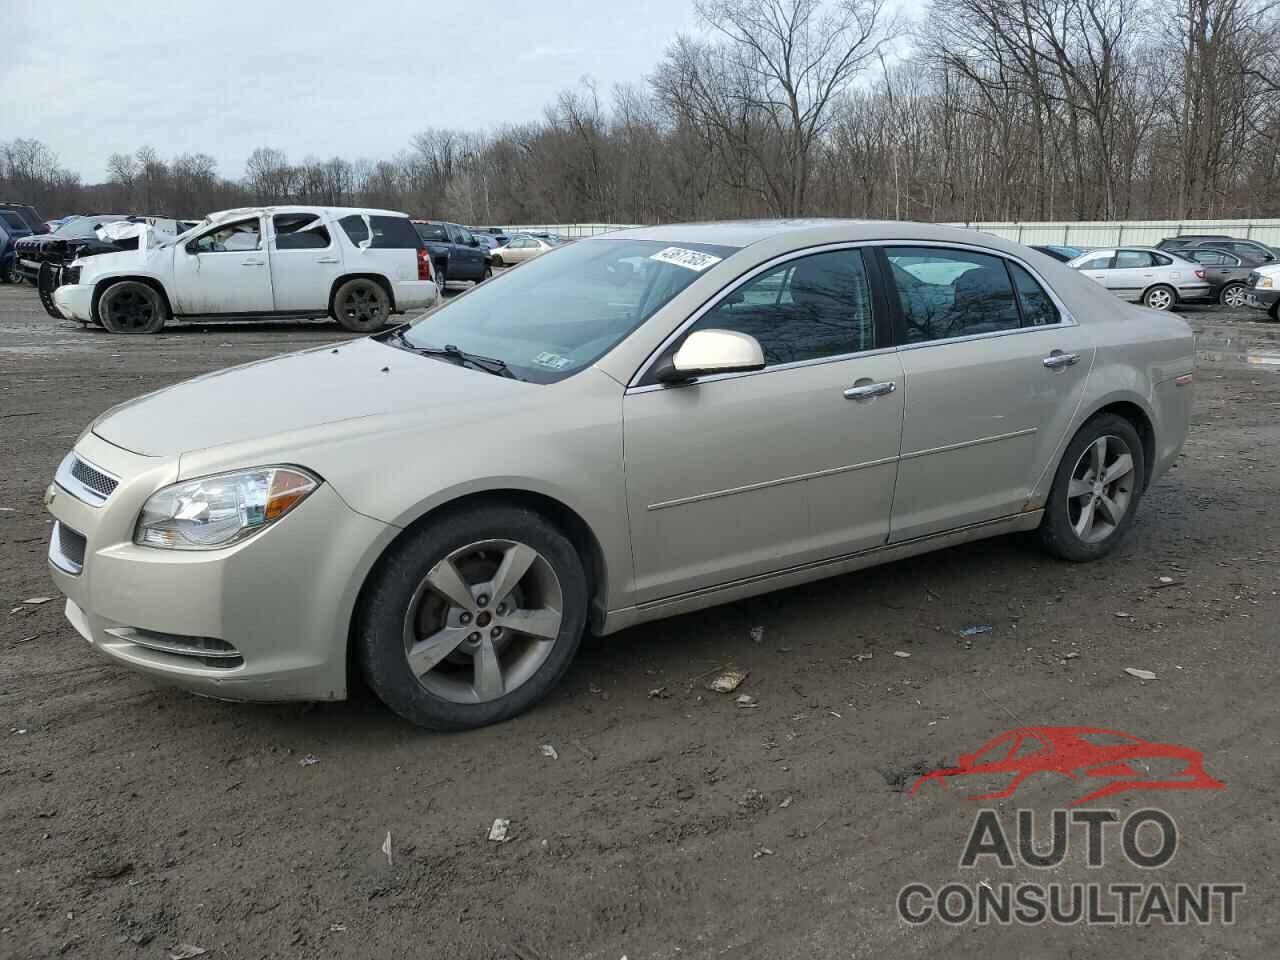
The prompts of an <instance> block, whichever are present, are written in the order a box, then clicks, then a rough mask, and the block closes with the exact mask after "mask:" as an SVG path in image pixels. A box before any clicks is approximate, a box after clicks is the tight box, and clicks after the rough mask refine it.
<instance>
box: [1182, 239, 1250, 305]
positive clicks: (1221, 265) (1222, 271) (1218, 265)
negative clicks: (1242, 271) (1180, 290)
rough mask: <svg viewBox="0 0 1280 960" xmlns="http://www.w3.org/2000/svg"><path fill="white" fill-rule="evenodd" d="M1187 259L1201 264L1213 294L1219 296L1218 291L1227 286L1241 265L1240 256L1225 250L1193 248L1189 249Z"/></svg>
mask: <svg viewBox="0 0 1280 960" xmlns="http://www.w3.org/2000/svg"><path fill="white" fill-rule="evenodd" d="M1187 259H1188V260H1193V261H1195V262H1196V263H1198V264H1200V266H1201V268H1202V269H1203V270H1204V275H1205V279H1206V280H1208V281H1209V287H1210V295H1211V296H1217V295H1218V291H1219V290H1221V289H1222V288H1223V287H1224V286H1226V284H1227V282H1228V281H1230V280H1231V279H1232V275H1233V274H1234V272H1235V271H1236V270H1237V269H1239V267H1240V258H1239V257H1237V256H1235V255H1234V254H1231V253H1227V252H1226V251H1224V250H1207V249H1206V250H1196V249H1191V250H1188V251H1187Z"/></svg>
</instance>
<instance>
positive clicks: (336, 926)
mask: <svg viewBox="0 0 1280 960" xmlns="http://www.w3.org/2000/svg"><path fill="white" fill-rule="evenodd" d="M346 929H347V925H346V924H345V923H331V924H329V932H330V933H343V932H345V931H346Z"/></svg>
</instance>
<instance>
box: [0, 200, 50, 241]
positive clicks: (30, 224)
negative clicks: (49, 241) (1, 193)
mask: <svg viewBox="0 0 1280 960" xmlns="http://www.w3.org/2000/svg"><path fill="white" fill-rule="evenodd" d="M0 210H7V211H12V212H13V213H16V214H17V215H18V216H19V217H21V218H22V222H23V223H25V224H26V225H27V229H28V230H30V231H31V232H32V233H48V232H49V225H48V224H47V223H45V222H44V221H43V220H41V219H40V214H39V213H37V212H36V208H35V207H33V206H31V204H29V203H10V202H8V201H0ZM6 219H7V218H6Z"/></svg>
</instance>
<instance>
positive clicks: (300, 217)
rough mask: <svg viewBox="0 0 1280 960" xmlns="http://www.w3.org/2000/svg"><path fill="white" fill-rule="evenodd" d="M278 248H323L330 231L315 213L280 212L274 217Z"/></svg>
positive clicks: (327, 240)
mask: <svg viewBox="0 0 1280 960" xmlns="http://www.w3.org/2000/svg"><path fill="white" fill-rule="evenodd" d="M271 222H272V224H273V225H274V226H275V228H276V249H277V250H323V249H324V248H325V247H327V246H329V231H328V230H327V229H325V225H324V221H323V220H321V219H320V218H319V217H317V216H316V215H315V214H314V213H280V214H276V216H275V217H273V218H272V221H271Z"/></svg>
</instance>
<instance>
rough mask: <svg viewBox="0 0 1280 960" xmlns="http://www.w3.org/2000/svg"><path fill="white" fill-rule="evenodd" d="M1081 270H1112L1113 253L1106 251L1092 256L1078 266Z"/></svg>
mask: <svg viewBox="0 0 1280 960" xmlns="http://www.w3.org/2000/svg"><path fill="white" fill-rule="evenodd" d="M1077 269H1079V270H1110V269H1111V254H1109V253H1104V254H1103V255H1102V256H1100V257H1090V258H1089V259H1088V260H1086V261H1085V262H1084V263H1082V264H1080V266H1079V267H1078V268H1077Z"/></svg>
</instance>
